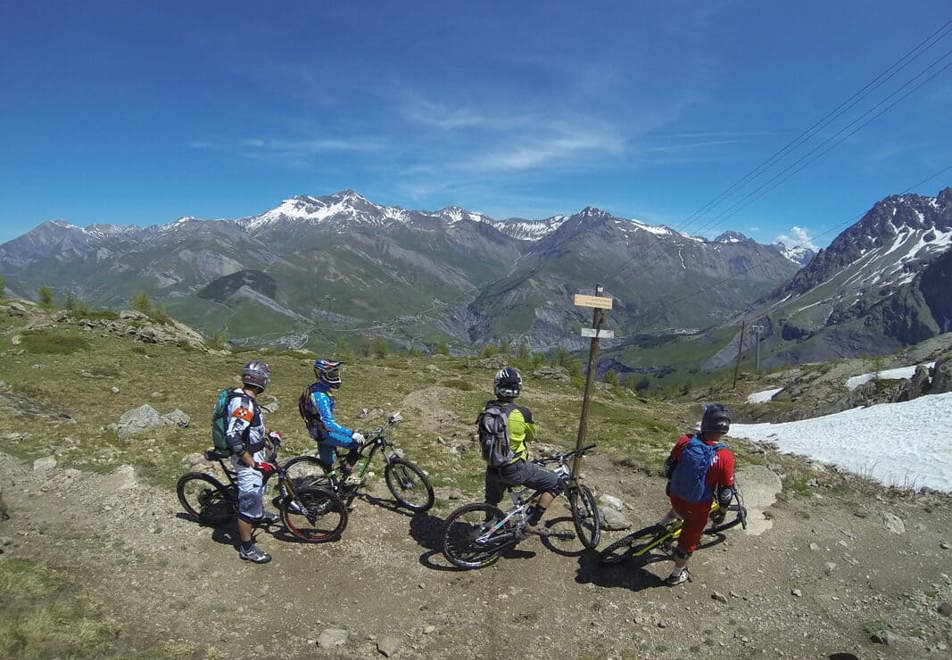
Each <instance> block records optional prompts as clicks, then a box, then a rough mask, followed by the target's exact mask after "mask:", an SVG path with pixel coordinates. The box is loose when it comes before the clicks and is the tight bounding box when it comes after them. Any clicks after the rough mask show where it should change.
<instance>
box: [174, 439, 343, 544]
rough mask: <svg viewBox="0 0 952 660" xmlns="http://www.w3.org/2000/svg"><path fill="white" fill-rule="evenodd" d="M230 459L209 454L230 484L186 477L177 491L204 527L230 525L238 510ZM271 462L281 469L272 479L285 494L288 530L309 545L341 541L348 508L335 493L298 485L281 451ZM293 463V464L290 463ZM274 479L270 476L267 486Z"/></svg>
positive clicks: (283, 509) (283, 517) (283, 513)
mask: <svg viewBox="0 0 952 660" xmlns="http://www.w3.org/2000/svg"><path fill="white" fill-rule="evenodd" d="M226 458H228V456H227V455H226V454H224V453H222V452H219V451H217V450H215V449H210V450H208V451H206V452H205V460H207V461H217V462H218V464H219V465H220V466H221V469H222V472H223V473H224V474H225V477H226V478H227V479H228V483H227V484H223V483H221V482H220V481H219V480H218V479H216V478H215V477H213V476H212V475H210V474H206V473H205V472H189V473H187V474H184V475H182V477H181V478H180V479H179V480H178V484H177V485H176V487H175V491H176V493H178V498H179V502H181V503H182V506H183V507H184V508H185V510H186V511H187V512H188V514H189V515H190V516H191V517H192V518H193V519H194V520H197V521H198V522H200V523H202V524H204V525H210V526H218V525H223V524H224V523H226V522H229V521H230V520H231V519H232V518H234V516H235V512H236V511H237V507H238V481H237V476H236V474H235V471H234V470H233V469H232V468H231V467H228V466H226V465H225V459H226ZM268 461H269V462H270V463H272V464H274V465H275V467H276V468H277V469H276V470H275V472H273V473H272V475H275V476H276V478H277V480H278V487H279V489H280V492H281V493H282V497H281V498H280V501H279V504H278V510H279V511H280V512H281V520H282V521H283V522H284V526H285V527H286V528H287V530H288V531H289V532H290V533H291V534H292V535H293V536H294V537H295V538H298V539H300V540H302V541H306V542H307V543H324V542H327V541H334V540H336V539H338V538H340V535H341V533H342V532H343V531H344V527H346V526H347V507H346V506H345V505H344V503H343V502H342V501H341V499H340V497H338V496H337V494H336V493H335V492H333V491H332V490H328V489H327V488H321V487H319V486H314V485H310V484H302V483H301V482H295V481H294V480H293V479H291V478H290V477H289V475H288V470H287V465H285V466H284V467H282V466H281V465H279V464H278V462H277V449H272V451H271V453H270V455H269V457H268ZM289 463H290V462H289ZM272 475H266V476H265V478H264V480H265V483H267V482H268V480H269V479H270V478H271V476H272Z"/></svg>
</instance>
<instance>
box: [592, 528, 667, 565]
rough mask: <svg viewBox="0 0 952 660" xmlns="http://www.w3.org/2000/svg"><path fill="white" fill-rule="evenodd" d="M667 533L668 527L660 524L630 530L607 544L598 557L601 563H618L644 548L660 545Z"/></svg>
mask: <svg viewBox="0 0 952 660" xmlns="http://www.w3.org/2000/svg"><path fill="white" fill-rule="evenodd" d="M668 534H669V531H668V528H667V527H663V526H661V525H652V526H651V527H645V528H644V529H639V530H638V531H637V532H632V533H631V534H628V535H627V536H623V537H622V538H620V539H618V540H617V541H615V542H614V543H611V544H609V545H607V546H606V547H605V548H604V549H603V550H602V551H601V552H600V553H599V555H598V559H599V561H600V562H601V563H603V564H620V563H621V562H623V561H627V560H629V559H631V558H632V557H634V556H635V555H640V554H642V553H644V552H645V551H646V550H649V549H652V548H655V547H657V546H660V545H662V543H663V541H664V540H665V537H666V536H668ZM675 538H677V536H671V540H674V539H675Z"/></svg>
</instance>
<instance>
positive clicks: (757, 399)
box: [747, 387, 783, 403]
mask: <svg viewBox="0 0 952 660" xmlns="http://www.w3.org/2000/svg"><path fill="white" fill-rule="evenodd" d="M782 389H783V388H782V387H778V388H777V389H775V390H763V391H762V392H754V393H753V394H751V395H749V396H748V397H747V403H767V402H768V401H770V400H771V399H772V398H774V395H776V394H777V393H778V392H779V391H780V390H782Z"/></svg>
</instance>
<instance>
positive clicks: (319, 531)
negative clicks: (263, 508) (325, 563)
mask: <svg viewBox="0 0 952 660" xmlns="http://www.w3.org/2000/svg"><path fill="white" fill-rule="evenodd" d="M280 508H281V519H282V520H283V521H284V526H285V527H287V528H288V531H289V532H291V534H293V535H294V536H295V538H298V539H300V540H302V541H304V542H306V543H327V542H328V541H336V540H337V539H339V538H340V536H341V534H343V532H344V528H345V527H347V507H346V506H345V505H344V503H343V502H342V501H341V499H340V498H339V497H338V496H337V494H336V493H334V492H333V491H330V490H327V489H324V488H304V489H301V490H295V491H294V494H293V495H288V496H287V497H285V498H284V499H283V500H281V507H280Z"/></svg>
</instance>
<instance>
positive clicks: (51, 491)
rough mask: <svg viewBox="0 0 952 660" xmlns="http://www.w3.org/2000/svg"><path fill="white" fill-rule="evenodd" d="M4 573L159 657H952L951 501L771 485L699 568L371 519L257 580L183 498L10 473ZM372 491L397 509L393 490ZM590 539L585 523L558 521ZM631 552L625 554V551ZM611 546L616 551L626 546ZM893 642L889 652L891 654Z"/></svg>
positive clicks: (124, 480)
mask: <svg viewBox="0 0 952 660" xmlns="http://www.w3.org/2000/svg"><path fill="white" fill-rule="evenodd" d="M585 473H586V477H587V480H588V483H590V484H592V485H593V486H594V487H595V489H596V491H601V492H607V491H611V492H613V493H615V494H617V495H618V496H620V497H621V498H622V499H623V500H624V501H625V502H627V504H628V505H629V506H628V507H627V511H626V514H627V515H628V516H629V517H630V518H631V519H632V520H633V522H634V523H635V524H636V525H640V524H648V523H649V522H651V521H653V520H655V519H656V518H658V517H660V515H661V514H662V513H663V512H664V502H663V499H662V497H661V492H662V484H661V482H660V481H659V480H658V479H657V478H652V477H646V476H644V475H640V474H630V473H623V472H619V471H617V468H614V467H612V466H611V465H610V464H609V463H608V462H606V461H604V460H600V459H599V458H597V457H595V458H593V459H592V460H590V461H589V462H588V463H587V464H586V468H585ZM0 475H2V483H3V484H4V487H3V493H2V497H3V499H4V500H5V502H6V504H7V507H8V509H9V512H10V515H11V518H10V519H9V520H7V521H5V522H0V536H2V538H0V547H2V550H3V553H4V554H3V555H2V556H0V562H3V561H9V560H11V558H16V557H22V558H29V559H30V560H32V561H37V562H41V563H43V564H44V565H49V566H52V567H54V568H56V569H58V570H61V571H62V572H64V573H65V574H66V575H68V576H69V577H70V579H71V580H73V581H74V582H75V583H77V584H78V585H80V586H81V587H82V589H83V590H84V591H85V593H87V594H88V595H89V597H90V598H91V599H93V600H95V601H97V602H98V603H100V604H101V605H102V607H103V610H104V612H105V614H106V616H108V617H109V618H110V619H111V620H113V621H115V622H116V623H117V624H118V628H119V630H120V633H119V637H118V639H117V640H116V642H115V644H116V648H121V649H124V652H125V653H128V654H130V655H133V654H136V653H138V654H140V655H144V656H146V657H148V656H150V655H152V654H153V653H156V654H158V653H161V654H164V655H169V656H178V657H242V656H243V655H246V654H247V653H249V652H252V653H253V654H254V655H255V656H257V657H265V658H271V657H273V658H278V657H311V656H314V657H341V658H345V657H346V658H351V657H373V656H379V655H381V654H385V655H387V654H389V655H391V656H393V657H406V658H432V657H448V658H487V657H489V658H495V657H511V656H513V655H515V654H519V655H522V656H524V657H527V658H547V657H554V656H556V655H562V656H566V657H589V658H606V657H613V658H636V657H659V658H668V657H670V658H681V657H691V656H693V655H697V656H705V657H712V656H713V657H794V658H816V657H849V656H834V654H836V653H852V654H854V655H855V656H857V657H864V658H866V657H917V658H918V657H933V656H934V657H947V656H948V653H949V648H950V645H952V619H950V618H949V614H950V613H952V612H950V610H952V606H950V602H952V577H950V575H949V574H950V572H952V550H950V549H949V542H950V541H952V533H950V531H952V524H950V523H952V509H950V507H949V502H948V499H947V498H945V497H943V496H937V495H924V496H899V495H897V494H895V493H884V494H880V495H871V496H860V495H858V494H852V495H851V496H849V497H843V498H834V497H828V496H824V497H811V498H808V499H801V498H792V499H791V498H786V497H784V496H783V494H781V499H780V501H777V502H774V503H773V504H771V505H769V506H766V504H767V503H768V502H770V501H771V500H772V499H773V495H774V494H775V491H776V490H777V489H778V487H779V480H778V479H777V478H776V477H775V476H774V475H773V474H772V472H771V471H770V470H769V469H768V468H767V467H763V466H756V465H751V466H748V467H747V468H745V471H744V472H743V473H742V474H741V476H740V478H741V480H742V481H741V483H742V484H744V485H745V490H746V491H747V494H748V500H749V501H750V503H751V505H752V507H756V508H758V510H759V509H760V507H763V506H766V508H765V509H764V512H763V513H762V514H755V516H754V518H755V519H756V522H755V525H753V526H752V528H751V529H750V530H748V531H749V532H751V533H746V532H744V531H743V530H740V529H734V530H731V531H729V532H728V533H727V534H726V538H725V539H724V540H723V541H722V542H718V543H714V544H713V545H711V547H708V548H705V549H703V550H700V551H699V552H698V553H697V554H696V555H695V557H694V558H693V560H692V564H691V565H692V568H693V573H694V576H695V577H694V581H693V582H692V583H688V584H685V585H683V586H680V587H677V588H669V587H666V586H663V585H662V583H661V579H662V578H663V577H664V576H665V575H666V574H667V572H668V570H669V568H670V564H669V562H668V561H666V560H664V559H661V558H659V560H658V561H653V562H649V563H648V564H646V565H636V564H628V565H622V566H617V567H614V566H613V567H605V566H602V565H599V563H598V560H597V556H596V553H592V552H586V551H583V550H582V549H581V546H580V545H578V544H577V543H576V542H568V541H548V540H547V541H546V542H543V541H542V540H541V539H538V538H535V537H531V538H530V539H528V540H527V541H525V542H524V543H522V544H521V545H520V546H518V548H517V549H516V550H514V551H513V552H511V553H510V555H509V556H507V557H505V558H504V559H502V560H501V561H500V562H498V563H497V564H496V565H495V566H492V567H490V568H487V569H483V570H479V571H469V572H461V571H457V570H454V569H452V568H451V567H450V566H449V565H448V564H447V562H446V561H445V559H443V557H442V556H441V554H440V553H439V551H438V550H437V547H438V535H439V532H440V529H441V523H442V518H443V516H445V515H446V513H447V512H448V510H449V509H450V508H452V506H455V505H456V504H458V503H459V502H451V503H450V505H449V506H448V507H446V508H445V509H444V510H440V511H435V512H430V513H428V514H422V515H418V516H410V515H407V514H406V513H404V512H402V511H399V510H394V509H392V508H391V507H389V506H387V505H386V504H373V503H371V502H369V501H358V502H357V504H356V508H355V509H354V511H352V517H351V521H350V524H349V526H348V528H347V530H346V532H345V535H344V538H343V539H342V540H341V541H339V542H337V543H332V544H326V545H316V546H308V545H303V544H299V543H295V542H293V541H292V540H291V539H289V538H288V537H287V535H286V534H285V533H284V532H283V531H282V530H281V529H280V527H273V528H271V529H269V530H267V531H262V532H261V533H259V535H258V540H259V542H260V544H261V545H262V546H264V547H265V548H266V549H267V550H269V551H270V552H271V553H272V554H273V555H274V561H273V562H272V563H271V564H269V565H266V566H255V565H251V564H249V563H245V562H240V561H239V560H238V558H237V555H236V552H235V549H234V547H233V544H234V532H233V531H232V530H231V529H230V528H227V527H226V528H221V529H211V528H207V527H201V526H199V525H197V524H195V523H194V522H191V521H189V520H188V519H186V518H185V516H184V514H183V513H182V511H181V509H180V506H179V505H178V502H177V501H176V498H175V495H174V493H172V492H169V491H166V490H163V489H159V488H156V487H150V486H147V485H144V484H142V483H140V482H139V480H138V479H137V478H136V475H135V471H134V470H133V469H132V468H131V467H128V466H126V467H120V468H119V469H117V470H115V471H113V472H110V473H106V474H95V473H89V472H80V471H78V470H74V469H65V470H64V469H61V468H59V467H58V466H55V465H52V461H43V460H41V461H39V462H37V463H36V464H35V465H34V464H30V463H23V462H20V461H18V460H16V459H13V458H12V457H10V456H7V455H0ZM372 492H373V493H374V494H376V495H379V496H381V497H383V498H384V499H385V500H386V490H385V488H384V487H383V485H382V483H376V484H375V485H374V487H373V488H372ZM550 519H551V521H552V522H553V524H554V526H555V527H559V528H561V527H565V528H570V527H571V523H570V522H569V520H568V518H567V512H566V511H565V510H564V509H556V510H554V511H553V512H552V514H551V515H550ZM622 533H623V532H616V533H613V534H611V535H608V536H607V537H606V538H607V540H610V539H612V538H617V536H618V535H619V534H622ZM607 540H606V541H603V544H604V543H607ZM874 640H877V641H874Z"/></svg>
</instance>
